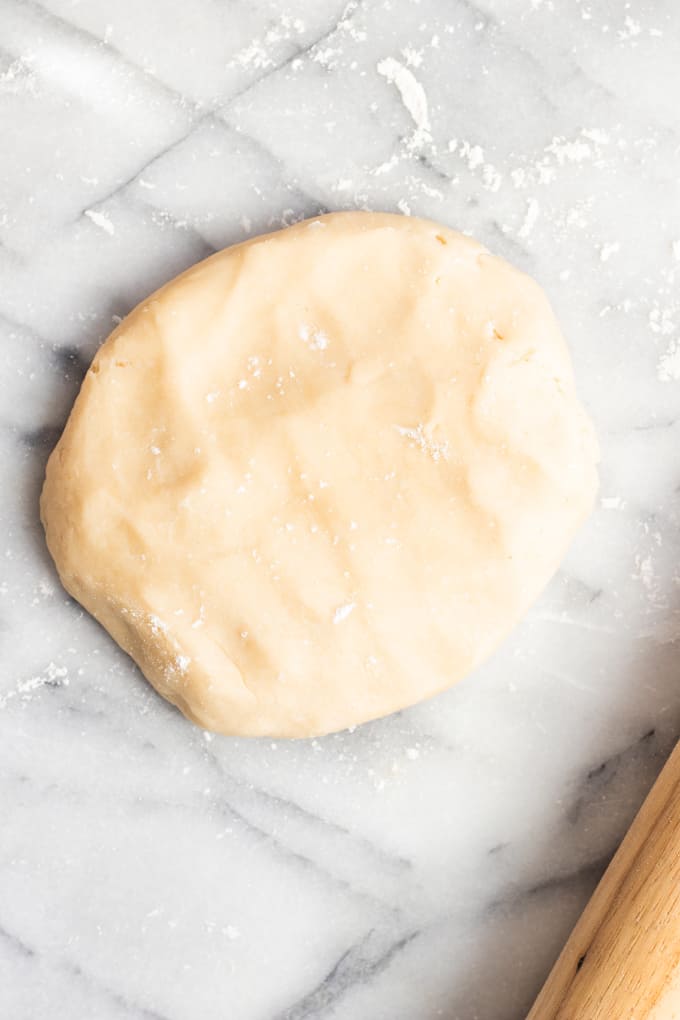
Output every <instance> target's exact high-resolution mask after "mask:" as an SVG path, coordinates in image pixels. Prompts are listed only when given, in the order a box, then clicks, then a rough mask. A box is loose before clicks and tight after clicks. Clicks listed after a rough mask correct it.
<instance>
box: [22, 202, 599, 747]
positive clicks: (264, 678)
mask: <svg viewBox="0 0 680 1020" xmlns="http://www.w3.org/2000/svg"><path fill="white" fill-rule="evenodd" d="M596 462H597V447H596V442H595V439H594V435H593V430H592V428H591V425H590V423H589V421H588V419H587V417H586V415H585V413H584V411H583V409H582V408H581V406H580V404H579V403H578V400H577V398H576V395H575V392H574V383H573V379H572V372H571V367H570V362H569V356H568V353H567V350H566V347H565V344H564V341H563V339H562V336H561V335H560V331H559V328H558V325H557V323H556V321H555V318H554V316H553V313H552V311H551V309H550V306H549V304H548V302H547V300H546V298H545V297H544V295H543V293H542V291H541V290H540V289H539V287H538V286H537V285H536V284H535V283H534V282H533V281H532V280H531V279H529V278H528V277H527V276H524V275H523V274H522V273H520V272H518V271H517V270H515V269H513V268H512V267H510V266H509V265H508V264H507V263H506V262H504V261H502V260H501V259H499V258H496V257H494V256H493V255H490V254H489V253H488V252H487V251H486V250H485V249H484V248H483V247H482V246H481V245H479V244H477V243H476V242H475V241H472V240H470V239H468V238H467V237H463V236H461V235H459V234H456V233H454V232H452V231H451V230H448V229H445V228H443V227H441V226H438V225H437V224H434V223H429V222H425V221H423V220H417V219H411V218H406V217H401V216H391V215H383V214H372V213H338V214H333V215H330V216H324V217H321V218H319V219H316V220H311V221H308V222H305V223H300V224H298V225H297V226H294V227H290V228H289V229H287V230H283V231H281V232H280V233H276V234H271V235H269V236H266V237H258V238H255V239H254V240H252V241H249V242H247V243H245V244H241V245H238V246H236V247H234V248H229V249H227V250H226V251H223V252H220V253H219V254H217V255H214V256H213V257H212V258H209V259H208V260H207V261H205V262H202V263H200V264H199V265H197V266H194V267H193V268H192V269H190V270H188V272H186V273H184V274H183V275H182V276H180V277H178V278H177V279H176V280H173V281H172V282H171V283H169V284H167V285H166V286H165V287H163V288H162V289H161V290H159V291H158V292H157V293H156V294H154V295H153V296H152V297H150V298H149V299H148V300H147V301H144V302H143V304H141V305H140V306H139V307H138V308H136V309H135V310H134V311H133V312H132V313H131V314H130V315H129V316H128V317H127V318H126V319H125V321H124V322H122V323H121V325H120V326H119V327H118V329H116V331H115V332H114V333H113V335H112V336H111V337H110V338H109V340H108V341H107V342H106V343H105V344H104V346H103V347H102V348H101V349H100V351H99V352H98V354H97V356H96V358H95V359H94V362H93V364H92V367H91V368H90V371H89V372H88V374H87V377H86V379H85V381H84V383H83V387H82V390H81V392H80V395H79V396H78V399H77V401H76V404H75V406H74V408H73V411H72V414H71V417H70V419H69V421H68V424H67V426H66V429H65V431H64V434H63V436H62V438H61V440H60V442H59V444H58V446H57V448H56V450H55V451H54V453H53V454H52V456H51V458H50V461H49V464H48V468H47V479H46V482H45V487H44V490H43V495H42V516H43V521H44V524H45V529H46V532H47V541H48V545H49V548H50V551H51V553H52V555H53V557H54V560H55V562H56V564H57V567H58V570H59V573H60V575H61V578H62V581H63V583H64V585H65V587H66V588H67V589H68V591H69V592H71V594H72V595H74V596H75V598H76V599H78V601H79V602H81V603H82V605H83V606H85V608H86V609H88V610H89V611H90V612H91V613H92V614H93V615H94V616H95V617H96V618H97V619H98V620H99V621H100V622H101V623H102V624H103V626H104V627H106V629H107V630H108V631H109V632H110V633H111V634H112V635H113V637H114V638H115V639H116V641H117V642H118V643H119V644H120V645H121V646H122V647H123V648H124V649H125V650H126V651H127V652H128V653H129V654H130V655H131V656H132V658H133V659H134V660H135V661H136V662H137V663H138V665H139V667H140V668H141V670H142V672H143V673H144V674H145V676H146V677H147V678H148V679H149V680H150V681H151V683H152V684H153V686H154V687H155V688H156V689H157V690H158V691H159V692H160V693H161V694H162V695H163V696H164V697H165V698H167V699H168V700H169V701H171V702H173V703H174V704H175V705H177V706H178V707H179V708H180V709H181V710H182V712H184V713H185V715H187V716H188V717H189V718H190V719H193V720H194V721H195V722H197V723H199V724H200V725H201V726H205V727H207V728H208V729H210V730H215V731H219V732H222V733H233V734H272V735H277V736H294V737H304V736H310V735H313V734H320V733H326V732H328V731H332V730H339V729H342V728H344V727H347V726H352V725H354V724H356V723H361V722H363V721H365V720H367V719H372V718H375V717H377V716H382V715H385V714H387V713H389V712H393V711H395V710H396V709H399V708H403V707H404V706H406V705H411V704H413V703H414V702H417V701H420V700H421V699H422V698H427V697H429V696H430V695H433V694H435V693H436V692H437V691H441V690H442V689H443V688H445V687H448V686H449V685H450V684H452V683H454V681H456V680H458V679H460V678H461V677H462V676H464V675H465V674H466V673H468V672H469V671H470V670H471V669H472V668H473V667H474V666H476V665H477V664H478V663H479V662H481V661H482V659H484V658H485V657H486V656H488V654H489V653H490V652H491V650H492V649H493V648H494V647H495V646H496V645H497V644H498V642H499V640H500V639H501V638H502V637H503V636H504V635H505V634H506V633H507V632H508V631H509V629H510V628H511V627H512V625H513V624H514V623H515V622H516V621H517V620H518V618H519V617H520V616H521V615H522V613H523V612H524V611H525V610H526V608H527V607H528V605H529V604H530V603H531V601H532V600H533V599H534V598H535V597H536V595H537V594H538V593H539V591H540V590H541V589H542V588H543V586H544V585H545V583H546V582H547V580H548V579H549V578H550V576H551V574H552V573H553V572H554V570H555V569H556V567H557V566H558V564H559V562H560V558H561V557H562V555H563V553H564V551H565V549H566V546H567V544H568V542H569V540H570V538H571V536H572V535H573V533H574V531H575V529H576V527H577V526H578V525H579V523H580V522H581V521H582V520H583V519H584V517H585V516H586V515H587V513H588V512H589V510H590V508H591V505H592V503H593V497H594V494H595V490H596V484H597V476H596V468H595V465H596Z"/></svg>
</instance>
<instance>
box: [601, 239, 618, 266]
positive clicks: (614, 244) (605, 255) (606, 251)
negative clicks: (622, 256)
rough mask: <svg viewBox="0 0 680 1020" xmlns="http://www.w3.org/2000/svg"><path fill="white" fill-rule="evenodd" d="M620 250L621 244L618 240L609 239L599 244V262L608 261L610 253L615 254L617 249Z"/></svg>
mask: <svg viewBox="0 0 680 1020" xmlns="http://www.w3.org/2000/svg"><path fill="white" fill-rule="evenodd" d="M620 250H621V245H620V244H619V243H618V241H611V242H609V243H608V244H603V245H601V246H600V262H609V259H610V258H611V257H612V255H616V253H617V251H620Z"/></svg>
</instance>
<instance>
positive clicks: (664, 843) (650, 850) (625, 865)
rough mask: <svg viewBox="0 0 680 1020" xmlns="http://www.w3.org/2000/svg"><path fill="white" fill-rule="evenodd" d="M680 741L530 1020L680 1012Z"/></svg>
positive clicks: (601, 1019)
mask: <svg viewBox="0 0 680 1020" xmlns="http://www.w3.org/2000/svg"><path fill="white" fill-rule="evenodd" d="M679 1018H680V744H678V746H677V747H676V749H675V751H674V752H673V754H672V755H671V757H670V758H669V760H668V762H667V763H666V766H665V768H664V770H663V772H662V773H661V775H660V776H659V778H658V779H657V781H656V783H655V784H654V787H653V788H652V791H651V793H650V794H649V796H648V797H647V800H646V801H645V802H644V804H643V805H642V808H641V809H640V812H639V814H638V815H637V817H636V819H635V821H634V822H633V824H632V826H631V828H630V830H629V832H628V834H627V836H626V838H625V839H624V841H623V843H622V844H621V846H620V847H619V850H618V852H617V853H616V856H615V857H614V859H613V861H612V862H611V864H610V865H609V867H608V869H607V871H606V872H605V874H604V876H603V878H602V881H601V882H600V884H599V885H598V887H597V889H596V890H595V892H594V894H593V897H592V899H591V900H590V903H589V904H588V906H587V907H586V909H585V911H584V913H583V915H582V917H581V919H580V921H579V922H578V924H577V925H576V928H575V929H574V931H573V932H572V935H571V937H570V939H569V941H568V942H567V944H566V946H565V948H564V949H563V951H562V954H561V955H560V957H559V959H558V960H557V963H556V964H555V966H554V967H553V970H552V972H551V974H550V976H549V978H548V980H547V982H546V984H545V985H544V987H543V990H542V992H541V994H540V995H539V997H538V999H537V1000H536V1002H535V1004H534V1007H533V1009H532V1010H531V1012H530V1013H529V1016H528V1018H527V1020H679Z"/></svg>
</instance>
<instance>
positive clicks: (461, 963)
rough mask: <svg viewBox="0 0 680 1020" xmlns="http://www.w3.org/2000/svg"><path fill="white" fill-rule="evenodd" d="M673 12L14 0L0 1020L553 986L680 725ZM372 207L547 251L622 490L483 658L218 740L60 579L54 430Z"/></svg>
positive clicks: (348, 1018)
mask: <svg viewBox="0 0 680 1020" xmlns="http://www.w3.org/2000/svg"><path fill="white" fill-rule="evenodd" d="M679 44H680V7H679V6H678V5H677V4H676V3H674V2H673V0H658V2H644V0H631V2H629V3H624V2H618V3H615V2H613V0H609V2H597V3H596V2H594V0H592V2H591V0H581V2H579V0H504V2H500V0H499V2H497V3H493V2H491V0H422V2H416V0H363V2H362V0H358V2H357V0H352V2H350V4H349V5H348V6H346V7H345V8H344V9H343V0H318V2H314V0H284V2H283V3H276V2H271V0H269V2H266V0H257V2H253V0H232V2H226V0H191V2H189V3H187V2H182V3H180V2H177V0H167V2H164V3H163V2H160V0H116V2H115V3H110V2H107V0H81V2H79V0H45V2H36V0H26V2H21V0H0V132H1V133H0V138H1V139H2V142H1V145H0V341H1V345H2V346H1V348H0V349H1V352H2V360H1V362H0V364H1V375H0V386H1V389H0V449H1V455H0V473H1V478H2V500H1V501H0V527H1V533H2V546H1V547H0V552H1V554H2V570H1V572H0V640H1V642H2V649H1V655H0V758H1V762H2V764H1V768H0V996H1V999H2V1004H1V1006H0V1013H1V1014H2V1016H3V1017H7V1018H8V1020H10V1018H11V1020H29V1018H30V1020H36V1018H39V1020H42V1018H49V1020H79V1018H81V1017H82V1018H86V1017H87V1018H88V1020H89V1018H96V1020H137V1018H139V1020H142V1018H149V1020H151V1018H153V1020H159V1018H163V1020H196V1018H200V1020H303V1018H314V1020H321V1018H323V1020H331V1018H332V1020H432V1018H435V1017H444V1018H445V1020H475V1018H479V1020H521V1018H522V1017H523V1016H524V1014H525V1011H526V1009H527V1007H528V1005H529V1003H530V1001H531V1000H532V998H533V996H534V994H535V993H536V991H537V989H538V987H539V985H540V983H541V981H542V979H543V978H544V976H545V974H546V972H547V970H548V968H549V966H550V964H551V962H552V960H553V959H554V957H555V955H556V953H557V951H558V948H559V946H560V944H561V943H562V941H563V939H564V937H565V936H566V933H567V931H568V930H569V928H570V926H571V924H572V922H573V920H574V919H575V917H576V915H577V914H578V912H579V910H580V908H581V906H582V905H583V903H584V902H585V899H586V898H587V896H588V894H589V892H590V890H591V889H592V887H593V884H594V882H595V881H596V879H597V877H598V875H599V874H600V872H601V870H602V867H603V865H604V864H605V862H606V861H607V859H608V858H609V856H610V855H611V853H612V851H613V849H614V847H615V846H616V844H617V842H618V840H619V839H620V837H621V835H622V833H623V831H624V829H625V827H626V825H627V823H628V821H629V819H630V818H631V815H632V813H633V812H634V810H635V808H636V806H637V805H638V803H639V802H640V800H641V798H642V797H643V795H644V793H645V791H646V789H647V788H648V786H649V785H650V783H651V781H652V779H653V777H654V775H655V774H656V772H657V771H658V769H659V768H660V766H661V763H662V761H663V757H664V755H665V754H666V753H667V751H668V749H669V747H670V745H671V743H672V740H673V738H674V736H675V735H676V733H677V730H678V723H679V722H680V664H679V652H680V649H679V648H678V642H679V641H680V586H679V584H680V531H679V529H678V524H679V523H680V498H679V495H678V490H679V485H680V456H679V444H680V353H679V352H680V185H679V183H678V182H679V180H680V114H679V112H678V95H679V94H680V63H679V62H678V47H679ZM349 207H361V208H376V209H389V210H392V209H401V210H402V211H403V212H409V211H410V212H412V213H414V214H421V215H426V216H431V217H434V218H437V219H440V220H442V221H443V222H445V223H447V224H450V225H452V226H457V227H459V228H461V229H464V230H469V231H472V232H473V233H475V234H476V235H477V236H478V237H479V238H480V239H481V240H482V241H484V242H485V243H487V244H488V245H489V246H490V247H491V248H492V249H493V250H495V251H496V252H498V253H500V254H502V255H505V256H507V257H508V258H510V259H511V260H512V261H514V262H516V263H517V264H518V265H519V266H521V267H522V268H524V269H527V270H528V271H530V272H532V273H533V274H534V275H536V276H537V277H538V278H539V280H540V281H541V282H542V283H543V284H544V286H545V287H546V288H547V289H548V291H549V293H550V295H551V297H552V299H553V302H554V304H555V307H556V309H557V311H558V314H559V316H560V318H561V320H562V321H563V324H564V327H565V330H566V332H567V335H568V337H569V340H570V343H571V346H572V350H573V355H574V360H575V365H576V370H577V373H578V378H579V381H580V390H581V393H582V396H583V398H584V400H585V401H586V403H587V404H588V406H589V408H590V410H591V413H592V415H593V416H594V418H595V421H596V423H597V427H598V431H599V435H600V438H601V442H602V454H603V464H602V493H601V495H602V501H601V504H600V507H599V509H598V510H597V512H596V513H595V515H594V516H593V518H592V519H591V521H590V522H589V523H588V524H587V526H586V527H585V528H584V529H583V531H582V532H581V534H580V535H579V537H578V540H577V541H576V543H575V545H574V547H573V549H572V551H571V553H570V555H569V558H568V561H567V562H566V564H565V565H564V569H563V570H562V571H561V572H560V574H559V575H558V576H557V577H556V578H555V580H554V582H553V583H552V584H551V586H550V587H549V589H548V590H547V592H546V593H545V595H544V597H543V598H542V599H541V601H540V603H539V604H538V605H537V606H536V607H535V609H534V610H533V611H532V613H531V614H530V616H529V618H528V619H527V620H526V622H525V623H524V624H523V625H522V626H521V627H520V628H519V630H518V631H517V632H516V633H515V635H514V636H513V637H512V639H511V640H509V641H508V642H507V643H506V644H505V645H504V646H503V647H502V648H501V649H500V651H499V652H498V653H497V655H496V656H495V658H494V660H493V661H492V662H490V663H489V664H488V665H487V666H486V667H485V668H483V669H481V670H479V671H478V673H477V674H476V675H475V676H473V677H470V678H469V679H468V680H467V681H465V682H464V683H462V684H461V685H460V686H459V687H458V688H457V689H455V690H452V691H451V692H450V693H448V694H446V695H443V696H441V697H439V698H437V699H435V700H434V701H432V702H431V703H429V704H425V705H422V706H420V707H417V708H414V709H412V710H410V711H407V712H404V713H402V714H401V715H400V716H398V717H393V718H390V719H387V720H384V721H382V722H378V723H375V724H371V725H368V726H365V727H363V728H360V729H358V730H357V731H355V732H354V733H344V734H340V735H338V736H334V737H329V738H327V739H323V740H315V741H311V742H302V743H286V742H281V741H279V742H272V741H251V742H249V741H238V740H231V739H226V738H217V737H215V738H212V739H210V738H209V737H206V736H205V735H204V734H202V733H201V732H200V731H199V730H197V729H195V728H193V727H192V726H191V725H190V724H189V723H187V722H185V721H184V720H183V719H182V718H181V717H180V716H179V715H178V714H177V713H176V712H175V711H173V710H172V709H171V708H170V707H169V706H167V705H166V704H164V703H163V702H162V701H161V700H160V699H159V698H158V697H157V696H155V695H154V694H153V692H152V691H151V690H150V688H149V687H148V686H147V685H146V684H145V682H144V681H143V680H142V679H141V677H140V676H139V674H138V673H137V672H136V670H135V669H134V667H133V666H132V665H131V663H130V661H129V660H128V659H127V658H126V657H125V656H124V655H123V654H122V653H120V652H118V651H117V650H116V648H115V647H114V646H113V644H112V642H111V641H110V640H109V639H108V637H107V636H106V635H105V634H104V633H103V632H102V631H101V630H100V629H99V627H98V626H97V625H96V624H95V623H94V622H93V621H92V620H91V619H89V618H88V617H87V616H86V615H85V614H84V613H82V612H81V611H80V610H79V608H78V606H76V605H75V604H74V603H73V602H71V601H69V599H68V598H67V597H66V596H65V595H64V593H63V591H62V590H61V589H60V588H59V586H58V583H57V582H56V579H55V574H54V571H53V569H52V567H51V564H50V561H49V559H48V557H47V554H46V551H45V546H44V543H43V538H42V533H41V529H40V525H39V521H38V509H37V496H38V491H39V487H40V483H41V477H42V472H43V468H44V464H45V460H46V457H47V454H48V451H49V449H50V448H51V446H52V445H53V443H54V441H55V439H56V437H57V435H58V433H59V430H60V428H61V426H62V424H63V422H64V420H65V417H66V414H67V412H68V409H69V406H70V404H71V402H72V399H73V396H74V394H75V392H76V389H77V386H78V383H79V379H80V377H81V375H82V372H83V371H84V367H85V366H86V365H87V363H88V360H89V358H90V357H91V355H92V353H93V352H94V350H95V349H96V347H97V345H98V344H99V342H100V341H101V340H102V338H103V337H104V336H105V335H106V334H107V333H108V332H109V330H110V329H111V327H112V325H113V323H114V322H115V321H117V318H118V317H119V316H121V315H124V314H125V313H126V312H127V311H128V310H129V309H130V308H131V307H132V306H133V305H134V304H135V302H136V301H137V300H138V299H139V298H141V297H143V296H144V295H145V294H147V293H148V292H149V291H150V290H151V289H152V288H153V287H154V286H156V285H157V284H158V283H160V282H161V281H163V280H165V279H166V278H168V277H170V276H171V275H173V274H174V273H176V272H177V271H178V270H180V269H182V268H183V267H185V266H187V265H189V264H190V263H191V262H193V261H195V260H197V259H199V258H201V257H202V256H204V255H206V254H207V253H209V252H210V251H212V250H213V249H215V248H219V247H222V246H224V245H226V244H229V243H231V242H233V241H236V240H239V239H241V238H243V237H246V236H248V235H250V234H253V233H257V232H260V231H262V230H264V229H266V228H271V227H275V226H277V225H280V224H282V223H287V222H291V221H292V220H294V219H296V218H299V217H302V216H307V215H311V214H314V213H316V212H318V211H319V210H321V209H335V208H349Z"/></svg>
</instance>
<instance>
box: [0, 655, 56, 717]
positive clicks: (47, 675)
mask: <svg viewBox="0 0 680 1020" xmlns="http://www.w3.org/2000/svg"><path fill="white" fill-rule="evenodd" d="M68 684H69V678H68V668H67V667H66V666H57V664H56V663H54V662H50V663H49V665H48V666H47V667H46V669H45V670H44V671H43V672H42V673H39V674H38V675H37V676H32V677H29V678H28V679H27V680H20V681H19V682H18V684H17V685H16V687H15V688H14V690H11V691H8V692H7V693H6V694H2V695H0V708H4V707H5V705H6V704H7V702H8V701H11V700H12V699H13V698H19V700H20V701H30V700H31V698H32V696H33V693H34V692H35V691H37V690H40V688H41V687H68Z"/></svg>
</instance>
